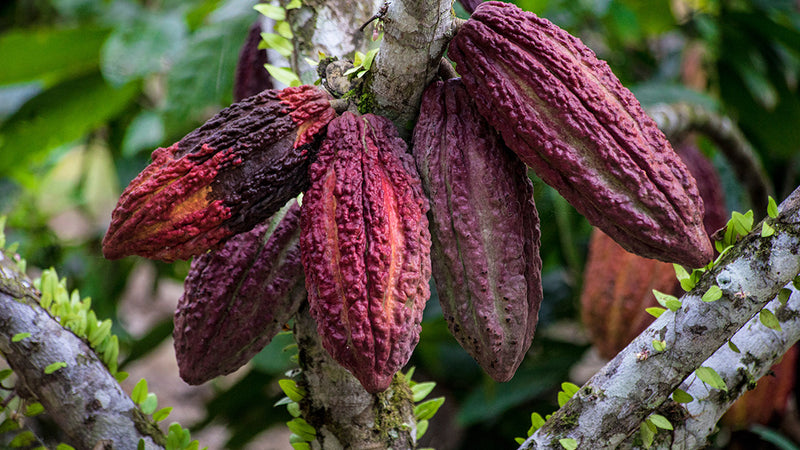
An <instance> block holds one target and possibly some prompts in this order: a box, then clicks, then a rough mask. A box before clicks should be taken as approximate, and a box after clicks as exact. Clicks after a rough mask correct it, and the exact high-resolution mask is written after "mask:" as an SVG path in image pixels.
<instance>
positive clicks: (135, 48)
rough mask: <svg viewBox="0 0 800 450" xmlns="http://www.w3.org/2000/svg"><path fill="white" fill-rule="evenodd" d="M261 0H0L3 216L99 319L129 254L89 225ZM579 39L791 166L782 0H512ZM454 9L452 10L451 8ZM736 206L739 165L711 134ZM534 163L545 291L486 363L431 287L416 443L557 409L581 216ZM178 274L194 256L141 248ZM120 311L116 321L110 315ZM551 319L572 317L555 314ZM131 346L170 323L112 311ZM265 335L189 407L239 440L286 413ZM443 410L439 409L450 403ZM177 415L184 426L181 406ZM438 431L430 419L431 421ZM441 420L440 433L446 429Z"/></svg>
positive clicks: (132, 351) (173, 125) (228, 69)
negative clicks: (512, 346)
mask: <svg viewBox="0 0 800 450" xmlns="http://www.w3.org/2000/svg"><path fill="white" fill-rule="evenodd" d="M254 3H255V0H180V1H179V0H147V1H144V0H140V1H137V0H11V1H6V2H4V3H3V4H2V5H1V6H0V61H3V67H2V69H0V214H7V215H8V216H9V223H8V227H9V229H8V231H7V234H8V235H9V241H10V242H14V241H17V242H19V243H20V249H21V251H23V252H24V253H25V256H26V258H27V259H28V263H29V267H50V266H54V267H58V268H59V272H60V273H62V274H63V275H66V276H67V277H68V278H69V279H70V280H72V282H73V283H74V284H75V285H74V286H71V288H72V287H74V288H79V289H80V290H81V292H82V293H83V294H84V295H88V296H91V297H92V298H93V299H94V308H95V310H96V311H97V313H98V315H99V316H100V318H101V319H103V318H106V317H111V318H116V316H117V307H118V302H119V299H120V297H121V295H122V293H123V292H124V290H125V288H126V284H127V283H128V281H129V277H130V275H131V272H132V270H133V269H134V267H135V266H137V264H140V262H141V261H139V260H137V259H136V258H127V259H124V260H122V261H106V260H105V259H103V258H102V256H101V252H100V241H101V239H102V235H103V233H104V231H105V227H106V226H107V223H108V221H109V218H110V210H111V208H112V207H113V205H114V203H115V201H116V199H117V197H118V195H119V193H120V192H121V190H122V188H123V187H124V186H126V185H127V184H128V182H129V181H130V180H131V179H132V178H133V177H134V176H135V175H136V174H137V173H138V172H139V171H140V170H141V169H142V168H143V167H144V166H145V165H146V164H147V162H148V161H149V152H150V151H152V150H153V149H154V148H156V147H158V146H164V145H168V144H169V143H171V142H174V141H175V140H177V139H179V138H180V137H181V136H183V135H184V134H186V133H187V132H189V131H190V130H191V129H193V128H195V127H196V126H197V125H199V124H200V123H202V121H203V120H205V119H206V118H208V117H209V116H210V115H211V114H213V113H215V112H216V111H218V110H219V109H220V108H222V107H224V106H226V105H228V104H229V103H230V102H231V97H232V95H231V92H232V79H233V73H234V68H235V64H236V59H237V57H238V50H239V46H240V45H241V43H242V42H243V40H244V36H245V34H246V32H247V29H248V27H249V25H250V24H251V23H252V22H253V21H254V20H256V19H257V17H258V14H257V13H256V12H255V11H253V10H252V5H253V4H254ZM517 3H518V4H519V5H520V6H521V7H523V8H524V9H527V10H530V11H533V12H536V13H537V14H540V15H542V16H544V17H547V18H548V19H550V20H552V21H553V22H555V23H556V24H558V25H560V26H562V27H564V28H565V29H567V30H568V31H570V32H571V33H573V34H575V35H576V36H578V37H580V38H581V39H582V40H583V41H584V42H585V43H586V44H587V45H589V46H590V47H591V48H592V49H594V50H595V52H596V53H597V54H598V56H600V57H601V58H603V59H605V60H607V61H608V62H609V64H610V65H611V66H612V69H613V70H614V72H615V73H616V74H617V75H618V76H619V77H620V79H621V80H622V81H623V83H624V84H625V85H626V86H628V87H630V88H631V89H632V90H633V91H634V93H635V94H636V95H637V97H638V98H639V99H640V101H642V103H643V104H644V105H646V106H647V105H652V104H656V103H659V102H673V101H689V102H694V103H701V104H703V105H705V106H706V107H708V108H710V109H713V110H716V111H718V112H721V113H723V114H726V115H728V116H730V117H732V118H733V119H734V120H736V122H737V124H738V125H739V126H740V127H741V128H742V130H743V131H744V132H745V133H746V135H747V137H748V138H749V139H750V140H751V142H752V143H753V144H754V146H755V148H756V149H757V151H758V152H759V156H760V158H761V160H762V161H763V162H764V164H765V165H766V167H767V170H768V172H769V174H770V176H771V177H772V181H773V183H774V187H775V189H776V192H777V193H778V194H777V196H778V198H783V197H784V196H785V195H786V194H787V193H788V192H789V191H791V190H792V189H794V187H796V186H797V185H798V182H800V180H799V179H798V178H800V175H799V174H798V170H800V151H798V150H800V148H798V147H800V95H798V77H799V76H800V13H799V12H798V6H797V3H796V2H794V1H790V0H751V1H746V0H671V1H669V0H644V1H643V0H600V1H596V0H578V1H575V0H519V1H517ZM456 10H457V11H459V12H460V13H462V14H463V9H462V8H460V7H457V8H456ZM701 143H702V146H703V150H704V151H705V152H706V154H707V155H709V156H710V157H711V158H712V160H713V161H714V162H715V164H716V165H717V166H718V168H719V169H720V172H721V177H722V180H723V183H724V184H725V186H726V190H727V191H728V194H729V196H728V201H729V206H730V207H731V208H735V209H738V210H746V209H748V207H749V205H748V204H747V202H748V199H746V198H745V197H743V196H742V194H741V189H740V188H739V187H738V183H737V180H736V179H735V178H734V176H733V175H732V172H731V170H730V168H729V167H728V166H727V165H726V163H725V161H724V159H723V158H721V157H720V155H718V154H717V153H716V151H715V149H714V148H713V146H712V145H711V144H709V143H708V142H706V141H702V142H701ZM534 181H535V187H536V193H535V200H536V204H537V207H538V209H539V214H540V218H541V222H542V242H543V243H544V244H543V246H542V249H541V251H542V260H543V262H544V274H543V284H544V291H545V300H544V304H543V305H542V310H541V312H540V321H539V325H538V332H537V337H536V339H535V340H534V344H533V347H532V349H531V351H530V353H529V356H528V358H527V359H526V360H525V361H524V363H523V364H522V366H521V367H520V370H519V372H518V373H517V375H516V376H515V378H514V379H513V380H512V381H511V382H509V383H505V384H497V383H494V382H493V381H491V380H490V379H489V378H488V377H487V376H486V375H484V374H483V372H482V371H481V370H480V369H479V368H478V367H477V365H476V364H475V363H474V362H473V361H472V359H471V358H470V357H469V356H468V355H467V354H466V353H465V352H464V351H463V350H462V349H461V348H460V347H459V346H458V344H457V343H456V341H455V340H454V339H453V338H452V337H451V336H450V334H449V332H448V331H447V327H446V325H445V322H444V319H443V318H442V315H441V310H440V309H439V307H438V302H437V298H436V296H435V291H434V296H433V298H432V299H431V301H430V302H429V306H428V309H427V310H426V313H425V320H424V322H423V331H422V336H421V341H420V344H419V346H418V347H417V350H416V351H415V353H414V356H413V358H412V361H411V364H413V365H415V366H416V367H417V375H416V377H417V379H420V380H423V381H425V380H434V381H436V382H437V386H438V387H437V389H440V390H441V391H442V392H445V393H446V394H447V398H448V400H447V403H446V404H445V407H455V412H454V413H453V414H449V415H448V414H447V413H444V412H440V413H439V414H437V416H436V417H435V418H434V419H432V421H431V428H430V430H429V431H428V433H427V434H426V436H425V439H426V441H423V445H432V446H435V447H437V448H489V447H490V446H491V448H515V447H516V444H514V437H515V436H518V435H520V434H522V432H523V431H524V430H527V429H528V427H529V426H530V423H529V417H530V413H531V412H532V411H537V412H540V413H542V415H544V414H547V413H549V412H551V411H552V410H554V409H556V407H557V403H556V394H557V392H558V390H559V386H560V383H561V382H562V381H565V380H567V379H569V376H570V375H569V373H570V369H571V368H573V367H574V366H575V364H576V363H577V362H578V360H579V359H580V358H581V357H582V356H583V354H584V353H585V351H586V349H587V348H588V343H587V340H586V339H585V337H583V336H582V335H581V333H580V332H573V331H572V330H579V329H580V325H579V324H578V319H577V317H578V297H579V294H580V287H581V280H582V277H583V273H582V271H583V265H584V261H585V255H586V247H587V242H588V236H589V232H590V226H589V225H588V223H587V222H586V221H585V219H583V218H582V217H581V216H580V215H578V214H577V213H576V212H575V211H574V210H573V209H572V208H571V207H570V206H569V205H567V204H566V203H565V202H564V201H563V199H561V197H560V196H558V194H556V193H555V192H554V191H552V190H551V189H550V188H548V187H546V186H545V185H544V184H543V183H541V182H540V181H539V180H536V179H535V180H534ZM155 267H156V268H157V272H158V274H157V277H156V279H155V281H154V282H153V283H154V285H153V286H151V287H150V289H151V290H153V291H155V290H156V287H157V286H156V285H155V283H157V282H158V280H159V279H163V278H168V279H174V280H177V281H180V280H182V278H183V277H184V276H185V275H186V272H187V270H188V264H186V263H179V264H173V265H168V264H161V263H157V264H155ZM115 323H117V321H116V320H115ZM564 330H567V331H566V332H565V331H564ZM114 332H115V333H116V334H118V335H119V336H120V338H121V339H122V342H121V347H122V352H123V354H125V355H126V359H125V363H130V362H132V361H135V360H137V359H139V358H141V357H143V356H145V355H146V354H147V353H148V352H150V351H151V350H152V349H154V348H155V347H156V346H158V345H159V344H160V343H161V342H163V340H164V339H166V338H168V336H169V335H170V333H171V321H169V320H165V321H164V322H162V323H160V324H157V325H156V326H154V327H153V328H152V329H151V331H150V332H149V333H147V334H146V335H144V336H142V337H139V338H134V337H132V336H131V335H130V334H128V333H127V332H126V330H124V329H122V328H119V329H115V330H114ZM286 345H288V343H287V342H286V341H285V339H283V338H280V339H276V340H275V342H273V344H271V345H270V346H269V347H267V348H266V349H265V350H264V352H262V354H260V355H259V356H258V357H256V359H255V361H254V363H253V364H252V369H251V370H250V372H249V373H247V374H246V375H245V376H243V377H242V378H241V379H239V380H238V381H237V382H235V383H233V384H232V385H230V386H228V387H227V388H225V389H220V390H219V392H218V393H217V395H216V396H215V398H214V399H212V400H211V401H210V402H209V404H208V406H207V411H208V412H207V417H206V419H204V420H203V421H201V422H200V423H198V424H197V426H198V427H203V426H206V425H208V424H210V423H212V421H213V422H222V423H226V424H228V425H229V427H230V430H231V432H232V437H231V439H230V441H229V442H228V444H227V446H228V448H240V447H242V446H243V445H245V444H246V443H247V442H248V441H249V440H250V439H252V438H253V437H254V436H255V435H256V434H258V433H259V432H260V431H262V430H263V429H264V428H266V427H267V426H268V425H270V424H277V423H282V422H285V421H286V420H287V419H288V415H287V413H286V412H285V411H284V410H283V408H273V407H272V404H273V403H274V401H275V400H277V399H278V398H280V396H281V394H280V390H279V389H276V387H275V386H276V380H277V379H279V378H281V377H282V375H283V372H285V371H286V370H290V369H291V368H292V367H293V363H291V362H290V361H289V359H288V356H287V355H286V352H284V351H283V348H284V347H285V346H286ZM448 418H449V419H448ZM187 425H189V424H187ZM437 428H438V429H443V430H446V431H445V432H444V433H437V432H436V429H437ZM443 436H446V437H447V439H448V441H447V442H444V441H442V439H443Z"/></svg>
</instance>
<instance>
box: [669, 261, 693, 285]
mask: <svg viewBox="0 0 800 450" xmlns="http://www.w3.org/2000/svg"><path fill="white" fill-rule="evenodd" d="M672 268H673V270H675V277H677V278H678V281H681V280H685V279H687V278H689V276H690V275H689V272H687V271H686V269H685V268H684V267H683V266H682V265H680V264H674V263H673V264H672Z"/></svg>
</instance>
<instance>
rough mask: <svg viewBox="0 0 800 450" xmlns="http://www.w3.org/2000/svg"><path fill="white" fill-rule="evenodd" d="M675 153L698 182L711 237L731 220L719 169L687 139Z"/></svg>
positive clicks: (706, 223)
mask: <svg viewBox="0 0 800 450" xmlns="http://www.w3.org/2000/svg"><path fill="white" fill-rule="evenodd" d="M675 152H676V153H677V154H678V156H680V157H681V161H683V163H684V164H686V167H687V168H688V169H689V172H690V173H691V174H692V176H693V177H694V179H695V180H696V181H697V190H698V191H699V192H700V198H702V199H703V206H704V207H705V214H704V215H703V227H704V228H705V230H706V234H708V235H709V236H711V235H713V234H714V233H715V232H716V231H717V230H719V229H720V228H723V227H724V226H725V225H726V224H727V223H728V218H730V214H729V213H728V208H727V207H726V206H725V191H724V190H723V188H722V181H720V179H719V174H718V173H717V169H715V168H714V165H713V164H712V163H711V161H709V160H708V158H706V157H705V156H703V154H702V153H700V149H699V148H697V145H695V144H694V142H693V141H692V140H691V139H685V140H683V141H682V142H681V143H680V144H679V145H676V146H675Z"/></svg>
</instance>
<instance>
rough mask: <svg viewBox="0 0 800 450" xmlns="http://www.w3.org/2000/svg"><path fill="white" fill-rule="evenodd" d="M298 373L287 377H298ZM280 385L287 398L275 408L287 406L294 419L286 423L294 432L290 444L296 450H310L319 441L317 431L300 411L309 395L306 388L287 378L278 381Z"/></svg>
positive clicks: (281, 400)
mask: <svg viewBox="0 0 800 450" xmlns="http://www.w3.org/2000/svg"><path fill="white" fill-rule="evenodd" d="M296 374H297V371H294V370H293V371H289V372H287V373H286V375H287V376H292V375H296ZM278 385H279V386H280V387H281V390H282V391H283V393H284V394H286V397H283V398H282V399H280V400H278V401H277V402H276V403H275V406H280V405H286V410H287V411H289V414H291V416H292V417H293V419H292V420H290V421H288V422H286V426H288V427H289V430H290V431H291V432H292V434H291V436H289V443H290V444H291V445H292V448H294V449H295V450H310V449H311V442H314V440H316V439H317V430H315V429H314V427H313V426H311V425H310V424H309V423H308V422H306V420H305V419H303V418H302V417H300V415H301V414H302V411H301V410H300V402H301V401H302V400H303V399H304V398H305V397H306V395H308V392H306V390H305V388H304V387H302V386H299V385H298V384H297V382H296V381H294V380H292V379H289V378H286V379H283V380H279V381H278Z"/></svg>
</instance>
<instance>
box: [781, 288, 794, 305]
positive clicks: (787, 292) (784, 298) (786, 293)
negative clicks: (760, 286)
mask: <svg viewBox="0 0 800 450" xmlns="http://www.w3.org/2000/svg"><path fill="white" fill-rule="evenodd" d="M791 296H792V290H791V289H789V288H782V289H781V290H780V291H778V301H780V302H781V305H785V304H786V302H788V301H789V297H791Z"/></svg>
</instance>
